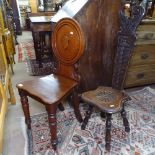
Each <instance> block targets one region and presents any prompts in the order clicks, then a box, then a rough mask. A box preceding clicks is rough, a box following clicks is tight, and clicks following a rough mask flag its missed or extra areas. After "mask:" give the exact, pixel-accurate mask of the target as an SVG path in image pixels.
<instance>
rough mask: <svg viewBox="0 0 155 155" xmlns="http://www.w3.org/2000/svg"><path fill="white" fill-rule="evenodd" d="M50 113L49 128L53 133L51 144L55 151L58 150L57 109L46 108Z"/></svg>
mask: <svg viewBox="0 0 155 155" xmlns="http://www.w3.org/2000/svg"><path fill="white" fill-rule="evenodd" d="M46 111H47V113H48V121H49V128H50V133H51V143H52V147H53V149H54V150H55V151H56V149H57V121H56V107H55V106H48V107H46Z"/></svg>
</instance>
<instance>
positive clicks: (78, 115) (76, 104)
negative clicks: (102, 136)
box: [72, 90, 83, 123]
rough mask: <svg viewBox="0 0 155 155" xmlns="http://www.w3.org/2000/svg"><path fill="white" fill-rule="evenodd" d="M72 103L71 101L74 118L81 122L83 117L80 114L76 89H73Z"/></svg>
mask: <svg viewBox="0 0 155 155" xmlns="http://www.w3.org/2000/svg"><path fill="white" fill-rule="evenodd" d="M72 103H73V108H74V113H75V116H76V119H77V120H78V121H79V122H80V123H81V122H82V121H83V119H82V116H81V112H80V110H79V97H78V94H77V92H76V90H74V91H73V96H72Z"/></svg>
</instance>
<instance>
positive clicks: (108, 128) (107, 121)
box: [105, 113, 111, 151]
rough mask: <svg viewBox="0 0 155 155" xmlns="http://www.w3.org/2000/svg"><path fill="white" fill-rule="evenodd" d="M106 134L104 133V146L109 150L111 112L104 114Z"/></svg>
mask: <svg viewBox="0 0 155 155" xmlns="http://www.w3.org/2000/svg"><path fill="white" fill-rule="evenodd" d="M106 116H107V119H106V135H105V143H106V144H105V148H106V150H107V151H110V148H111V146H110V143H111V133H110V132H111V114H108V113H107V114H106Z"/></svg>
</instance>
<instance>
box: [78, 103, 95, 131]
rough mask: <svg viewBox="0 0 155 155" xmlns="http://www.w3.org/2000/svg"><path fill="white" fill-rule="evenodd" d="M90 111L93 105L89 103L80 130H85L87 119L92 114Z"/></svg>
mask: <svg viewBox="0 0 155 155" xmlns="http://www.w3.org/2000/svg"><path fill="white" fill-rule="evenodd" d="M92 111H93V106H91V105H89V108H88V111H87V112H86V116H85V118H84V120H83V122H82V125H81V130H85V128H86V125H87V123H88V120H89V118H90V116H91V114H92Z"/></svg>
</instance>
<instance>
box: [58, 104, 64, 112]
mask: <svg viewBox="0 0 155 155" xmlns="http://www.w3.org/2000/svg"><path fill="white" fill-rule="evenodd" d="M58 108H59V110H60V111H64V110H65V108H64V106H63V104H62V103H59V104H58Z"/></svg>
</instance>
